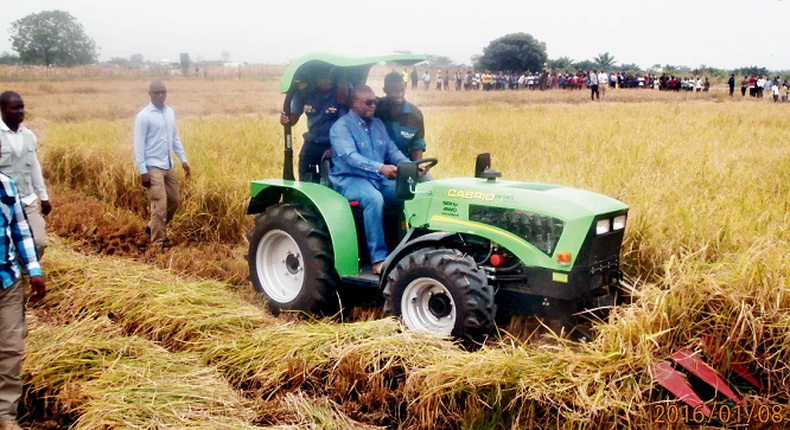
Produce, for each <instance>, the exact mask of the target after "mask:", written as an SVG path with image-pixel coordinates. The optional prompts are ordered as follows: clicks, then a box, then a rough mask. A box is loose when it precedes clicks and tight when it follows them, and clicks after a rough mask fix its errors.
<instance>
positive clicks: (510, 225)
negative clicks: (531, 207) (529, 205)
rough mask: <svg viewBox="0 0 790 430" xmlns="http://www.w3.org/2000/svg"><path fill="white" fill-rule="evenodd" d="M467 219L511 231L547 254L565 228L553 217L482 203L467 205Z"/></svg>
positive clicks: (562, 222)
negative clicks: (483, 204)
mask: <svg viewBox="0 0 790 430" xmlns="http://www.w3.org/2000/svg"><path fill="white" fill-rule="evenodd" d="M469 220H470V221H475V222H479V223H482V224H488V225H491V226H494V227H497V228H501V229H502V230H505V231H508V232H510V233H513V234H515V235H516V236H518V237H520V238H521V239H524V240H525V241H527V242H529V243H531V244H532V245H533V246H535V247H536V248H538V249H539V250H541V251H543V253H545V254H546V255H548V256H551V255H552V254H553V253H554V248H556V247H557V242H558V241H559V240H560V236H562V230H563V229H564V228H565V222H564V221H562V220H561V219H557V218H554V217H550V216H546V215H540V214H536V213H534V212H527V211H522V210H518V209H510V208H498V207H491V206H482V205H469Z"/></svg>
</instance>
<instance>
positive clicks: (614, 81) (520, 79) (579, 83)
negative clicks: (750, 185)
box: [402, 68, 790, 102]
mask: <svg viewBox="0 0 790 430" xmlns="http://www.w3.org/2000/svg"><path fill="white" fill-rule="evenodd" d="M402 74H403V80H404V82H409V83H410V84H411V89H412V90H416V89H418V88H420V84H422V88H423V89H424V90H426V91H427V90H430V89H432V88H435V89H436V90H438V91H441V90H444V91H448V90H450V88H451V87H452V88H454V89H455V90H456V91H462V90H464V91H477V90H482V91H502V90H550V89H562V90H570V91H573V90H582V89H589V90H591V95H590V96H591V98H593V99H594V100H599V99H600V97H601V96H602V95H604V94H605V92H606V88H635V89H653V90H659V91H678V92H707V91H709V90H710V86H711V83H710V80H709V79H708V78H707V77H704V78H703V77H702V76H675V75H672V74H667V73H662V74H660V75H658V74H652V73H645V74H637V73H627V72H611V73H609V72H606V71H604V70H600V71H599V70H591V71H589V72H584V71H577V72H571V71H565V72H559V73H558V72H550V71H544V72H520V73H519V72H512V71H499V72H491V71H489V70H485V71H483V72H473V71H472V70H466V71H464V70H462V69H456V70H455V71H450V70H441V69H439V70H437V71H436V72H434V73H431V71H430V70H427V69H426V70H425V71H424V72H423V73H422V74H421V75H420V74H419V73H418V72H417V68H413V69H412V71H411V72H409V71H408V70H407V69H403V73H402ZM734 79H735V78H734V75H732V76H730V80H729V82H728V85H729V89H730V95H733V93H734V83H735V80H734ZM432 84H433V85H432ZM747 89H748V90H749V95H750V96H752V97H758V98H759V97H763V94H765V93H768V94H770V95H772V96H773V98H774V101H779V100H780V96H781V101H782V102H786V101H788V96H790V83H788V81H787V80H786V79H785V80H784V82H781V83H780V78H779V77H778V76H776V77H775V78H773V79H771V78H769V77H763V76H744V78H743V80H742V81H741V95H743V96H745V95H746V90H747Z"/></svg>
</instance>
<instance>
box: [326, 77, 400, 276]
mask: <svg viewBox="0 0 790 430" xmlns="http://www.w3.org/2000/svg"><path fill="white" fill-rule="evenodd" d="M375 113H376V95H375V94H374V93H373V90H371V89H370V87H369V86H367V85H361V86H358V87H357V88H356V89H354V95H353V100H352V104H351V111H350V112H349V113H348V114H346V115H344V116H343V117H341V118H340V119H338V120H337V122H335V124H334V125H333V126H332V129H331V130H330V132H329V140H330V142H331V143H332V154H333V155H332V162H333V166H332V170H331V172H330V173H329V179H330V180H331V181H332V185H333V186H334V188H335V189H336V190H337V191H338V192H339V193H340V194H342V195H343V196H345V197H346V198H347V199H349V200H352V201H359V204H360V206H361V207H362V214H363V221H364V223H365V238H366V240H367V245H368V251H369V252H370V261H371V263H373V273H375V274H380V273H381V269H382V266H383V264H384V259H385V258H387V253H388V251H387V245H386V243H385V241H384V229H383V226H382V218H383V215H384V203H385V202H387V203H390V204H395V205H398V204H400V203H399V202H398V200H397V199H395V181H394V180H393V179H394V178H395V177H396V176H397V173H398V167H397V165H398V164H399V163H402V162H404V161H409V159H408V158H407V157H406V156H405V155H403V153H402V152H401V151H400V150H399V149H398V147H397V146H395V143H394V142H393V141H392V140H391V139H390V137H389V135H388V134H387V128H386V127H385V126H384V123H383V122H381V120H380V119H378V118H374V116H373V115H374V114H375Z"/></svg>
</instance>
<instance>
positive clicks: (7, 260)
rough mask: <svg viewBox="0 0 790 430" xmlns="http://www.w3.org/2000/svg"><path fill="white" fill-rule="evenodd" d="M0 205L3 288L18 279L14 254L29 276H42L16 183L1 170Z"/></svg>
mask: <svg viewBox="0 0 790 430" xmlns="http://www.w3.org/2000/svg"><path fill="white" fill-rule="evenodd" d="M0 207H2V210H3V216H2V218H0V229H2V231H3V239H2V240H0V258H2V261H0V281H2V283H3V289H6V288H9V287H11V286H12V285H14V282H16V280H17V279H19V276H20V268H19V263H18V262H17V257H18V258H19V260H21V261H22V264H24V265H25V267H26V268H27V273H28V274H29V275H30V276H41V266H40V265H39V264H38V254H37V252H36V243H35V242H34V241H33V233H31V231H30V226H29V225H28V223H27V217H26V216H25V210H24V209H22V203H21V202H20V199H19V194H18V193H17V191H16V185H15V184H14V181H12V180H11V178H9V177H8V176H6V175H3V174H0Z"/></svg>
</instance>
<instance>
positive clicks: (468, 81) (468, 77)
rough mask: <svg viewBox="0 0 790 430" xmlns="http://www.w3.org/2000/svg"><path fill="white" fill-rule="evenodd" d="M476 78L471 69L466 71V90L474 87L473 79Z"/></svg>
mask: <svg viewBox="0 0 790 430" xmlns="http://www.w3.org/2000/svg"><path fill="white" fill-rule="evenodd" d="M473 80H474V76H473V75H472V71H471V70H467V71H466V77H465V78H464V90H466V91H469V90H471V89H472V81H473Z"/></svg>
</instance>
